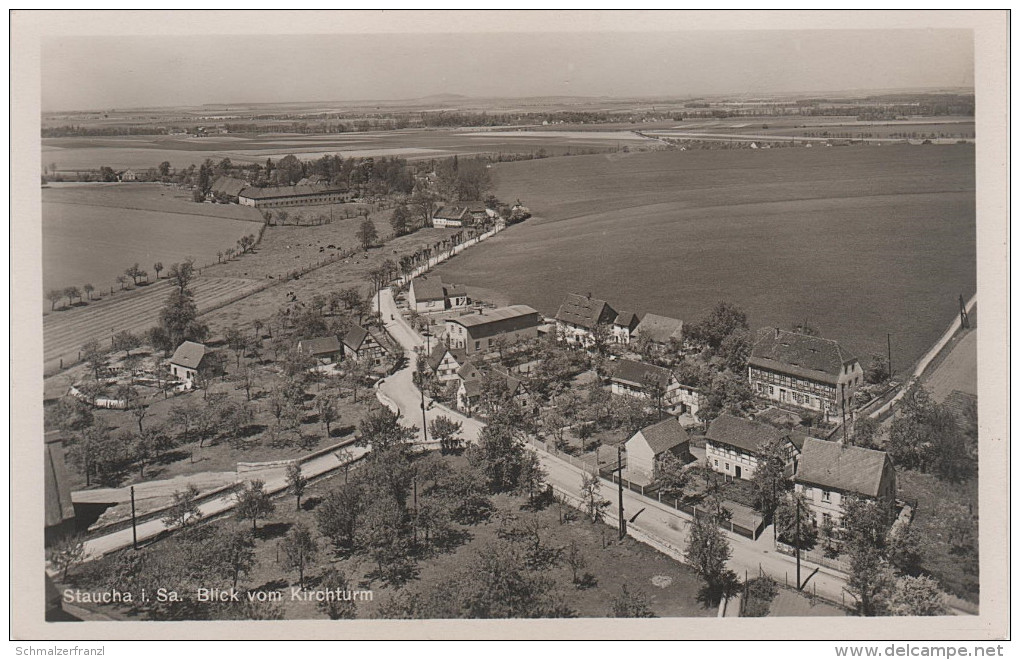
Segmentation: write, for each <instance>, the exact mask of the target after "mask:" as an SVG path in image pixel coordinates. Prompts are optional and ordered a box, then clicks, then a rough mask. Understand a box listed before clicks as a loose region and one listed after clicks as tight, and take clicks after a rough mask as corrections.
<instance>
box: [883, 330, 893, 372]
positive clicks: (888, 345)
mask: <svg viewBox="0 0 1020 660" xmlns="http://www.w3.org/2000/svg"><path fill="white" fill-rule="evenodd" d="M885 350H886V355H887V357H886V366H887V367H888V368H889V378H890V379H891V378H892V373H893V372H892V334H890V333H888V332H887V333H885Z"/></svg>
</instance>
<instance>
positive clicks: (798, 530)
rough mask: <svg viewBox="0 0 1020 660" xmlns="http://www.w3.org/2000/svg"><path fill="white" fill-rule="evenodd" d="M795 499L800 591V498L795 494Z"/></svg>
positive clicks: (798, 585)
mask: <svg viewBox="0 0 1020 660" xmlns="http://www.w3.org/2000/svg"><path fill="white" fill-rule="evenodd" d="M793 501H794V502H796V504H797V538H796V539H795V540H794V542H795V544H796V548H797V591H800V500H799V499H797V496H796V495H794V496H793Z"/></svg>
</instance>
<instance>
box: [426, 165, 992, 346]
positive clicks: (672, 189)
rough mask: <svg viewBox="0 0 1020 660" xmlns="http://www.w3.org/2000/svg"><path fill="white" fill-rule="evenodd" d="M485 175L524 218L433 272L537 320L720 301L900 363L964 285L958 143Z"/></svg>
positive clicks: (968, 252) (968, 198)
mask: <svg viewBox="0 0 1020 660" xmlns="http://www.w3.org/2000/svg"><path fill="white" fill-rule="evenodd" d="M492 171H493V173H494V176H495V179H496V191H495V194H496V196H497V197H499V198H500V199H517V198H520V199H521V200H522V202H524V203H525V204H526V205H527V206H528V207H529V208H530V209H531V212H532V213H533V214H534V217H532V218H531V219H529V220H528V221H527V222H525V223H522V224H521V225H518V226H514V227H512V228H510V230H508V231H507V232H504V233H503V234H501V235H499V236H497V237H495V238H494V239H493V240H492V241H491V242H489V243H488V244H487V245H485V246H481V247H479V248H477V249H475V250H472V251H471V252H469V253H467V254H465V255H464V257H463V258H460V259H458V260H456V261H453V262H450V263H449V264H446V265H444V266H442V267H441V268H439V269H438V271H437V272H438V273H439V274H440V275H442V276H443V277H444V278H445V279H449V280H451V281H457V282H469V283H472V284H473V285H475V286H480V287H486V288H492V289H499V290H502V291H504V292H505V293H506V294H507V295H509V296H510V297H511V298H512V299H513V300H514V301H516V302H521V303H525V304H529V305H531V306H533V307H535V308H536V309H538V310H539V311H540V312H542V313H544V314H546V315H550V316H551V315H553V314H555V313H556V310H557V308H558V306H559V304H560V303H561V302H562V300H563V297H564V295H565V294H566V293H568V292H571V291H573V292H581V293H585V292H591V293H592V294H593V295H594V296H596V297H598V298H602V299H605V300H608V301H609V302H610V303H611V304H612V305H614V307H616V308H617V309H628V310H635V311H638V312H654V313H658V314H664V315H667V316H673V317H676V318H681V319H683V320H685V321H688V322H691V321H697V320H698V319H699V318H701V317H702V316H704V315H705V314H706V313H707V312H708V311H709V310H710V309H711V307H712V306H713V305H714V304H715V303H716V302H717V301H719V300H728V301H731V302H733V303H735V304H737V305H739V306H740V307H742V308H743V309H745V310H746V311H747V313H748V317H749V321H750V324H751V326H752V328H754V329H757V328H760V327H763V326H780V327H787V328H788V327H791V325H792V324H793V323H794V322H800V321H804V320H807V321H808V322H809V323H810V324H811V325H812V326H814V327H816V328H817V329H818V330H819V332H820V333H821V334H822V335H823V336H826V337H831V338H833V339H836V340H838V341H840V342H841V343H843V344H844V345H846V346H847V347H848V348H849V349H851V350H853V351H854V352H855V353H856V354H858V355H859V356H862V358H863V359H865V360H866V359H867V356H868V355H870V354H871V353H873V352H884V351H885V341H886V337H885V335H886V332H893V337H892V344H893V359H894V361H895V362H896V363H898V364H907V363H910V362H912V361H914V360H915V359H916V358H917V357H919V356H920V355H921V354H922V353H923V352H924V351H925V350H927V348H928V347H929V346H930V345H931V344H932V343H933V342H934V341H935V340H936V339H937V338H938V336H939V335H940V334H941V333H942V332H943V331H944V330H945V326H946V324H947V323H949V321H950V320H951V319H952V318H953V315H954V314H955V313H956V312H957V296H958V295H959V294H960V293H963V294H964V295H965V296H967V295H969V293H970V292H972V291H973V290H974V287H975V282H976V267H975V263H976V248H975V233H974V232H975V230H974V227H975V210H974V176H975V175H974V148H973V146H963V145H960V146H956V145H953V146H937V147H930V148H929V147H923V148H922V147H912V146H906V145H898V146H897V145H894V146H882V147H877V146H870V147H847V148H833V149H774V150H767V151H749V150H719V151H688V152H677V151H667V152H655V153H642V154H622V153H621V154H609V155H598V156H579V157H575V158H569V159H545V160H535V161H526V162H517V163H500V164H496V165H494V166H493V169H492ZM875 282H882V283H883V284H882V286H879V287H876V286H874V283H875ZM649 283H662V285H661V286H650V285H649ZM897 356H898V357H897Z"/></svg>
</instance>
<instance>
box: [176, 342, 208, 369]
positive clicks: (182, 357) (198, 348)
mask: <svg viewBox="0 0 1020 660" xmlns="http://www.w3.org/2000/svg"><path fill="white" fill-rule="evenodd" d="M205 353H206V348H205V345H203V344H197V343H195V342H193V341H186V342H184V343H183V344H181V345H180V346H178V347H177V350H176V351H174V354H173V357H171V358H170V364H176V365H178V366H181V367H187V368H188V369H198V366H199V365H200V364H202V359H203V358H204V357H205Z"/></svg>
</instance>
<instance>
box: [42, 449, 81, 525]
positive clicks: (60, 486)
mask: <svg viewBox="0 0 1020 660" xmlns="http://www.w3.org/2000/svg"><path fill="white" fill-rule="evenodd" d="M43 437H44V441H45V444H46V454H45V459H46V462H45V464H44V465H43V472H44V474H43V484H44V486H45V488H46V490H45V495H44V497H43V499H44V500H45V506H46V526H47V527H53V526H54V525H59V524H61V523H62V522H64V521H65V520H70V519H71V518H74V504H73V503H72V502H71V487H70V485H69V482H68V480H67V466H66V465H65V463H64V442H63V440H62V439H61V437H60V434H59V432H57V431H50V432H49V433H46V434H45V435H44V436H43Z"/></svg>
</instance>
